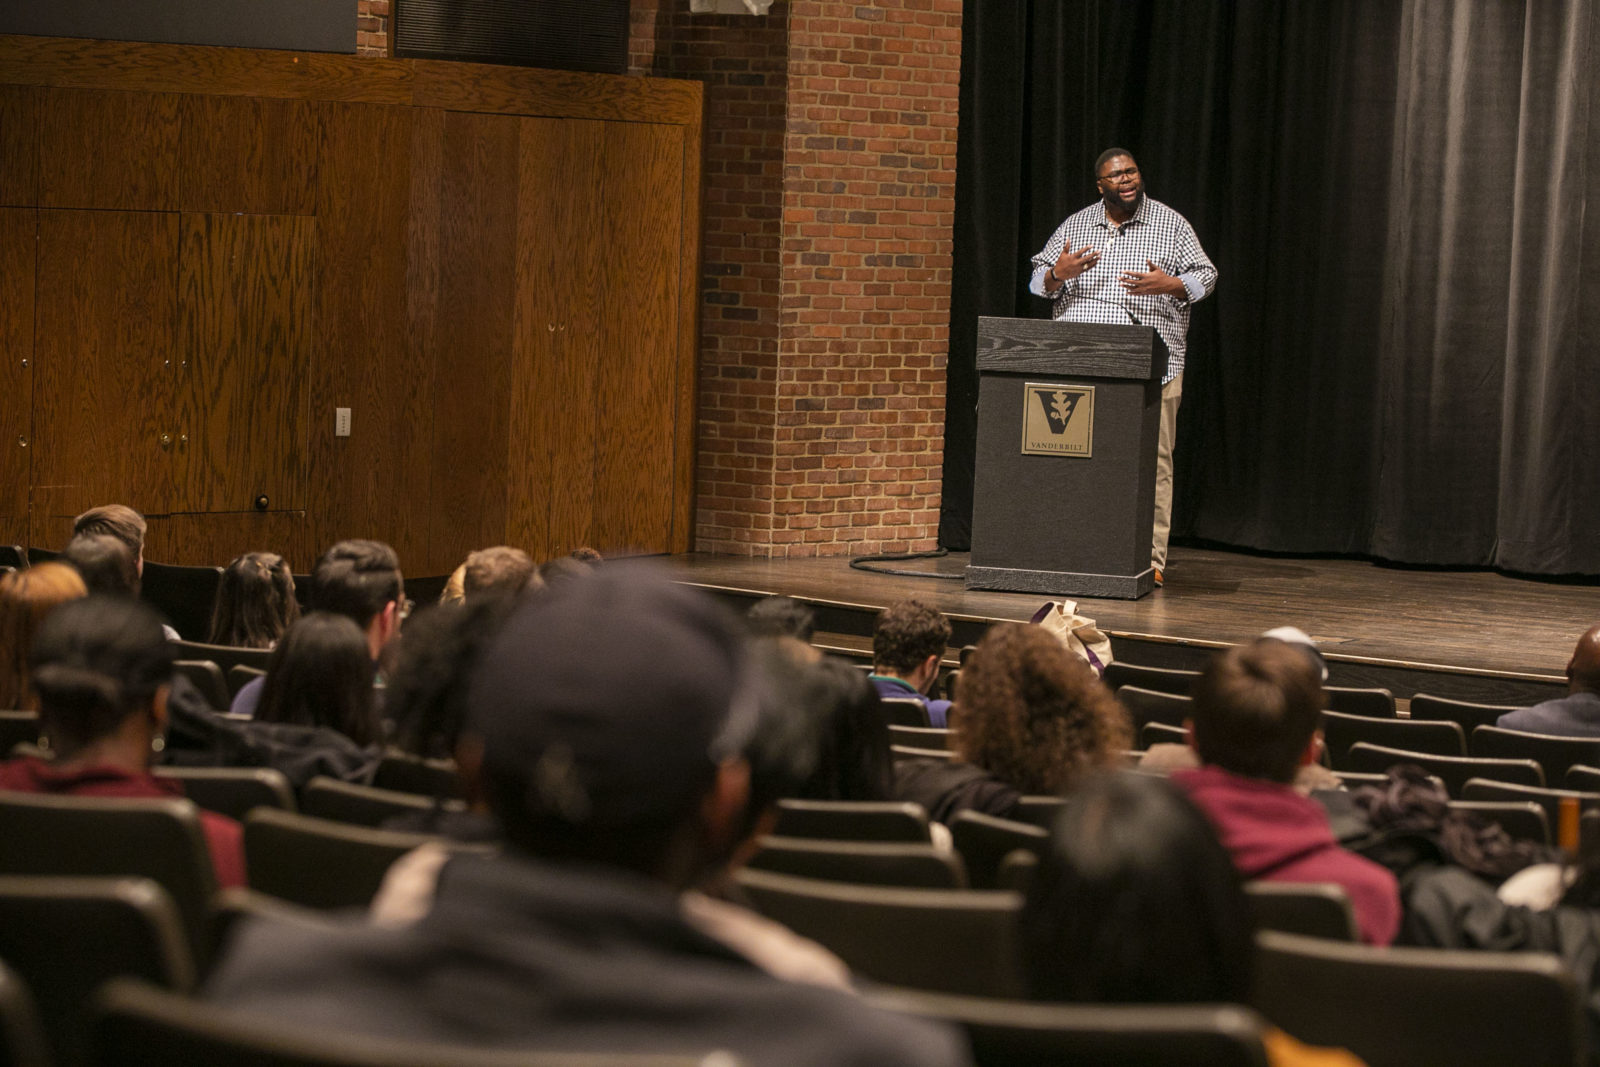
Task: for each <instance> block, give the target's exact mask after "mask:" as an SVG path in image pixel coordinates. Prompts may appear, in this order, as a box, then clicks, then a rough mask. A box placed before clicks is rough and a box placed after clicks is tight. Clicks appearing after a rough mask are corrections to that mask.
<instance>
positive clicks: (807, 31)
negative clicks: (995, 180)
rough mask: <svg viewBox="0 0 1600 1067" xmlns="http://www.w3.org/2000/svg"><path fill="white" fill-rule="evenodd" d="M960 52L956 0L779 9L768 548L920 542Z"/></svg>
mask: <svg viewBox="0 0 1600 1067" xmlns="http://www.w3.org/2000/svg"><path fill="white" fill-rule="evenodd" d="M960 55H961V3H960V0H898V2H890V3H885V2H880V3H874V4H852V3H824V2H810V3H803V2H799V0H797V2H796V3H795V4H794V8H793V12H792V14H791V17H790V22H789V102H788V119H787V131H786V133H787V136H786V140H785V148H784V211H783V268H784V269H783V292H782V308H781V311H782V319H781V327H780V331H779V339H778V347H779V375H778V434H777V441H776V447H777V452H778V455H777V463H776V470H775V475H774V477H775V481H776V483H777V492H776V494H775V502H774V511H775V512H776V516H777V518H776V520H775V523H774V526H775V529H774V531H773V537H772V541H773V546H774V548H775V549H777V550H779V551H778V553H777V554H782V552H783V550H784V549H787V550H788V552H789V553H791V554H793V553H795V552H796V551H797V550H804V551H805V553H806V554H811V553H812V552H813V551H814V552H816V553H818V554H827V553H833V552H852V553H853V552H859V551H863V550H868V551H886V552H903V551H908V550H914V549H921V548H931V547H933V544H934V540H935V537H936V535H937V532H938V521H939V517H938V511H939V476H940V463H941V459H942V456H943V426H944V385H945V382H944V377H945V375H944V365H945V355H946V352H947V350H948V330H949V321H950V268H951V260H950V252H951V234H952V229H953V226H954V210H955V163H956V111H957V96H958V90H959V78H960Z"/></svg>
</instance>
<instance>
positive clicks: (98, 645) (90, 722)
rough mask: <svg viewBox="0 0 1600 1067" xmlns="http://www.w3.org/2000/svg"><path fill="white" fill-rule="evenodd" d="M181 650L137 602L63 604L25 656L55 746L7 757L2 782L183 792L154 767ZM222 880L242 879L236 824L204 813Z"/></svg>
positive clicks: (77, 790)
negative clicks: (47, 753)
mask: <svg viewBox="0 0 1600 1067" xmlns="http://www.w3.org/2000/svg"><path fill="white" fill-rule="evenodd" d="M173 659H174V653H173V648H172V645H171V643H170V642H168V641H167V639H166V635H165V634H164V633H163V632H162V629H161V620H160V618H159V617H158V616H157V615H156V614H155V613H154V612H152V611H151V610H150V609H149V608H147V607H145V606H144V605H142V604H140V603H139V602H137V601H134V600H128V599H126V598H117V597H99V596H92V597H87V598H84V599H81V600H73V601H69V602H68V603H65V604H61V605H59V606H58V607H56V608H54V609H52V610H51V612H50V614H49V615H48V616H46V617H45V620H44V622H43V623H42V624H41V626H40V627H39V631H38V634H37V635H36V636H35V638H34V642H33V648H32V650H31V651H30V652H29V654H28V665H29V669H30V673H31V681H32V686H33V691H34V693H35V695H36V697H37V699H38V707H39V721H40V726H41V727H42V728H43V730H44V735H45V737H46V738H47V739H48V740H49V742H50V750H51V752H52V753H53V754H54V758H53V759H51V760H48V761H46V760H42V759H38V758H35V757H32V756H24V757H22V758H20V759H14V760H11V761H9V762H6V763H3V764H0V789H10V790H14V791H17V792H24V793H54V794H59V795H69V796H89V797H173V796H177V797H181V796H182V795H183V789H182V787H181V786H180V785H179V784H178V783H177V782H174V781H164V780H162V779H159V778H156V777H155V776H154V775H152V774H151V773H150V766H151V763H152V762H153V760H154V757H155V753H156V752H157V751H159V750H160V749H161V747H162V746H163V743H164V741H163V738H164V734H165V732H166V725H167V694H168V692H169V691H170V689H171V683H172V673H173V668H172V665H173ZM200 822H201V828H202V829H203V830H204V831H205V838H206V846H207V848H208V849H209V850H210V853H211V864H212V867H213V868H214V869H215V871H216V874H217V883H218V884H219V885H221V886H224V887H228V886H242V885H244V884H245V877H244V846H243V832H242V830H241V828H240V826H239V824H238V823H236V822H234V821H233V820H232V819H227V818H224V817H223V816H221V815H216V814H213V813H211V812H208V811H203V812H201V813H200Z"/></svg>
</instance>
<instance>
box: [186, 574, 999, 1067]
mask: <svg viewBox="0 0 1600 1067" xmlns="http://www.w3.org/2000/svg"><path fill="white" fill-rule="evenodd" d="M468 684H469V692H470V712H469V719H468V722H467V724H466V731H465V736H466V739H467V742H468V743H467V744H466V745H465V746H463V749H464V750H465V751H468V752H470V751H471V750H472V749H474V748H476V749H477V750H478V752H479V758H478V766H476V767H473V768H465V769H467V770H468V771H469V773H474V774H476V775H478V777H479V780H480V781H481V783H482V788H483V795H484V797H485V799H486V800H487V803H488V806H489V809H490V811H491V812H492V813H493V815H494V817H495V818H496V820H497V821H498V823H499V825H500V829H501V831H502V834H503V838H504V841H505V848H504V850H503V852H502V853H501V854H499V855H480V854H471V853H463V854H460V855H456V856H455V857H453V858H452V859H450V860H449V861H448V862H447V863H446V864H445V866H444V868H443V870H442V871H441V872H440V875H439V880H438V884H437V888H436V892H435V897H434V901H433V906H432V907H431V909H429V910H428V911H427V913H426V914H425V915H423V916H422V917H421V918H420V919H418V920H417V921H416V922H415V923H413V924H411V925H409V926H403V927H398V928H397V927H380V926H374V925H371V924H367V923H361V922H350V923H347V924H346V925H343V926H340V927H337V928H334V929H330V928H328V926H327V925H325V924H319V925H318V926H316V927H311V926H309V925H308V926H305V927H299V926H295V925H292V924H289V923H284V922H271V923H266V922H260V921H258V922H255V923H251V924H247V925H246V926H244V928H243V929H241V931H240V932H239V935H238V936H237V938H236V939H235V941H234V943H233V945H232V946H231V951H230V952H229V953H228V954H227V956H226V958H225V959H224V960H223V961H222V963H221V965H220V966H219V968H218V970H217V972H216V973H215V975H214V976H213V978H212V980H211V982H210V983H209V984H208V988H207V995H208V997H209V998H210V999H211V1000H213V1001H215V1002H217V1003H219V1004H223V1005H226V1006H229V1007H234V1008H239V1009H245V1010H250V1011H255V1012H259V1013H264V1014H271V1015H274V1016H277V1017H280V1018H282V1019H284V1020H286V1021H289V1020H292V1021H293V1023H294V1024H295V1025H296V1026H297V1027H321V1028H327V1029H334V1030H338V1031H341V1032H346V1033H349V1032H356V1033H363V1034H374V1035H383V1036H385V1037H389V1038H401V1039H407V1040H415V1041H430V1042H445V1043H452V1044H462V1045H473V1046H483V1047H493V1048H507V1049H513V1048H514V1049H530V1050H531V1049H538V1050H549V1051H571V1052H611V1053H619V1054H620V1053H644V1052H654V1053H698V1054H703V1053H708V1052H712V1051H717V1050H726V1051H728V1052H731V1053H732V1054H733V1055H734V1056H735V1057H737V1058H738V1059H739V1060H740V1061H742V1062H747V1063H750V1064H773V1065H777V1064H783V1065H805V1064H816V1065H818V1067H821V1065H824V1064H830V1065H831V1064H839V1063H873V1064H884V1065H889V1067H895V1065H899V1064H906V1065H910V1064H926V1065H933V1067H941V1065H945V1064H965V1063H968V1062H969V1053H968V1051H967V1049H966V1047H965V1044H964V1042H963V1041H962V1040H961V1038H960V1037H959V1035H957V1034H956V1033H955V1032H954V1031H951V1030H948V1029H946V1028H944V1027H942V1026H939V1025H936V1024H930V1023H927V1022H924V1021H922V1020H916V1019H911V1018H908V1017H904V1016H899V1015H894V1014H890V1013H887V1012H884V1011H881V1010H878V1009H875V1008H872V1007H869V1006H868V1005H866V1004H865V1003H863V1002H862V1001H860V1000H859V999H857V998H855V997H853V996H852V995H850V994H848V993H843V992H839V991H837V990H833V989H826V988H822V987H819V986H813V985H804V984H798V983H790V982H785V981H783V980H781V979H778V978H776V977H773V976H772V975H770V974H768V973H766V972H765V971H763V970H761V969H760V968H759V967H757V966H756V964H754V963H753V962H751V961H750V960H749V959H747V958H746V957H744V956H742V955H740V954H739V953H738V952H736V951H735V950H734V949H732V948H730V947H729V946H728V945H726V944H725V943H723V942H721V941H718V940H716V939H715V938H713V937H711V936H709V935H708V934H706V933H703V932H702V931H701V930H699V929H698V928H696V927H695V926H694V925H692V924H691V923H690V922H688V921H687V920H686V919H685V918H684V917H683V914H682V911H681V908H680V894H681V892H682V891H683V890H685V889H688V888H689V887H691V886H693V885H695V884H696V883H697V882H698V881H699V880H700V879H702V878H703V877H704V876H705V875H707V874H708V873H710V872H711V871H712V870H714V869H715V868H716V867H717V866H718V865H719V864H721V863H723V862H725V860H726V857H727V854H728V851H729V848H730V846H731V845H732V844H733V843H734V842H735V841H736V840H737V838H738V837H739V835H741V834H742V833H743V832H744V831H745V829H746V828H747V822H746V819H745V805H746V798H747V795H748V791H749V767H748V764H747V763H746V762H745V760H744V758H743V752H744V750H745V747H746V745H747V743H748V742H749V740H750V737H751V733H752V731H753V730H754V729H755V727H756V723H757V713H758V705H757V699H758V687H757V686H756V685H755V684H754V682H753V671H752V670H751V667H750V664H749V663H748V662H747V657H746V651H745V648H744V644H743V639H742V637H741V635H740V633H739V629H738V626H737V624H736V623H735V622H734V621H733V620H732V619H731V618H729V617H728V616H726V615H725V614H724V613H723V611H722V609H721V608H720V607H718V606H717V605H716V604H715V603H714V602H713V601H711V600H709V599H708V598H706V597H705V596H704V595H703V594H700V593H698V592H696V591H694V590H691V589H688V588H687V587H683V586H678V585H674V584H672V583H670V582H668V581H666V580H665V579H664V578H661V577H659V576H657V575H655V574H653V573H651V572H650V571H648V570H645V569H642V568H640V567H638V566H617V565H608V566H607V567H606V568H605V569H604V570H603V571H600V572H598V573H596V574H594V575H592V576H588V577H586V578H584V579H583V580H580V581H574V582H570V583H564V584H562V585H559V586H552V587H551V588H550V589H549V590H547V591H546V593H545V594H544V595H543V596H540V597H537V598H533V599H531V600H529V601H528V602H526V603H524V604H522V605H521V606H520V607H518V608H517V609H516V611H515V612H514V613H513V614H512V615H511V617H510V618H509V619H508V620H507V621H506V623H505V625H504V627H503V628H502V629H501V630H500V631H499V633H498V634H497V635H496V636H495V637H494V639H493V640H492V641H490V642H489V644H488V645H487V647H486V648H485V649H484V650H483V652H481V653H480V655H479V658H478V659H477V662H476V663H475V664H474V666H473V667H472V668H471V670H470V672H469V683H468ZM470 760H471V757H470V756H469V761H470Z"/></svg>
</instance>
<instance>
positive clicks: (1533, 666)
mask: <svg viewBox="0 0 1600 1067" xmlns="http://www.w3.org/2000/svg"><path fill="white" fill-rule="evenodd" d="M662 562H663V563H664V565H665V566H666V567H667V568H668V569H669V571H670V572H671V573H672V575H673V576H674V577H675V578H677V579H678V580H681V581H685V582H692V583H695V584H700V585H706V586H709V587H712V588H715V589H718V590H724V591H730V592H731V591H738V592H744V593H759V594H766V593H784V594H787V595H789V596H794V597H797V598H800V599H804V600H809V601H816V602H819V603H822V604H837V605H840V606H845V605H851V606H859V607H860V608H861V609H864V610H870V611H876V610H877V609H879V608H881V607H883V606H884V605H886V604H889V603H891V602H893V601H895V600H898V599H901V598H902V597H907V596H917V597H920V598H922V599H924V600H927V601H928V602H929V603H931V604H933V605H935V606H936V607H938V608H939V609H940V610H942V611H944V612H945V613H946V614H948V615H951V616H952V617H956V618H967V619H971V620H974V621H979V622H989V621H994V620H1015V621H1024V620H1026V619H1027V618H1028V617H1029V616H1030V615H1032V614H1033V612H1034V611H1035V609H1037V608H1038V607H1039V605H1040V604H1041V603H1043V601H1044V600H1045V599H1046V598H1045V597H1043V596H1041V595H1039V594H1034V593H994V592H981V591H971V592H969V591H968V590H966V589H965V588H964V587H963V585H962V583H961V582H960V581H959V580H953V579H955V578H958V577H959V575H960V574H961V572H962V570H963V568H964V567H965V566H966V563H967V557H966V555H965V554H960V553H952V554H951V555H949V556H947V557H944V558H941V559H931V560H915V561H905V562H897V563H887V564H882V563H880V564H874V566H879V567H892V568H895V569H899V570H916V571H919V572H925V573H927V574H928V575H930V576H931V575H942V576H944V577H943V579H942V580H940V579H936V578H934V577H902V576H898V575H887V574H874V573H869V572H866V571H862V570H856V569H852V568H851V567H850V565H849V561H848V559H847V558H844V557H832V558H824V559H748V558H745V557H737V556H716V555H709V554H703V553H690V554H687V555H680V556H670V557H665V558H664V559H663V560H662ZM1166 577H1167V584H1166V586H1165V587H1164V588H1161V589H1158V590H1156V591H1155V592H1154V593H1152V594H1151V595H1149V596H1147V597H1144V598H1143V599H1141V600H1137V601H1127V600H1089V599H1081V600H1079V601H1078V610H1079V611H1080V612H1081V613H1082V614H1084V615H1088V616H1090V617H1091V618H1093V619H1095V620H1096V622H1097V623H1098V624H1099V626H1100V628H1101V629H1103V630H1106V631H1108V632H1109V633H1111V634H1112V636H1113V638H1114V639H1116V640H1117V647H1119V648H1121V647H1132V644H1131V643H1136V644H1137V646H1138V653H1137V655H1136V656H1134V655H1130V656H1128V657H1127V658H1130V659H1134V658H1137V660H1138V661H1139V662H1148V663H1155V664H1159V665H1170V666H1191V665H1194V664H1196V663H1197V662H1199V661H1200V660H1201V659H1203V657H1204V656H1205V654H1206V653H1207V650H1209V649H1210V648H1214V647H1217V646H1218V645H1222V644H1231V643H1236V642H1239V641H1245V640H1248V639H1249V638H1251V637H1253V636H1255V635H1256V634H1259V633H1261V632H1262V631H1263V630H1266V629H1269V628H1271V627H1273V626H1281V625H1292V626H1298V627H1300V628H1301V629H1302V630H1304V631H1306V632H1307V633H1309V634H1311V635H1312V637H1314V638H1315V639H1316V640H1317V641H1318V643H1319V644H1320V645H1321V646H1322V648H1323V651H1324V653H1325V654H1326V655H1327V657H1328V659H1329V661H1330V663H1331V664H1332V665H1333V671H1334V677H1333V679H1332V681H1333V682H1334V683H1336V684H1348V685H1364V684H1388V685H1390V686H1391V687H1393V688H1395V689H1396V693H1397V695H1399V694H1401V691H1402V690H1403V689H1406V688H1407V684H1406V683H1405V682H1404V681H1403V680H1400V679H1402V678H1403V677H1404V676H1406V675H1408V674H1409V675H1416V676H1419V677H1422V676H1432V677H1433V678H1434V680H1435V682H1437V681H1438V679H1439V678H1440V677H1441V676H1451V675H1460V676H1470V677H1472V678H1474V679H1478V680H1479V681H1480V682H1483V683H1491V684H1489V685H1488V687H1487V688H1485V687H1484V685H1482V684H1476V683H1463V684H1460V685H1454V686H1453V685H1450V684H1442V685H1441V684H1432V685H1425V686H1422V687H1423V688H1426V690H1427V691H1429V692H1436V693H1441V695H1452V696H1459V697H1461V698H1462V699H1484V700H1489V699H1490V698H1491V697H1493V696H1495V695H1496V693H1495V683H1500V684H1499V689H1500V690H1501V691H1502V699H1503V701H1504V702H1516V700H1517V699H1519V697H1518V696H1517V695H1516V694H1518V693H1519V691H1520V693H1521V694H1525V695H1526V696H1528V697H1530V698H1531V697H1532V696H1537V695H1539V694H1541V693H1542V692H1544V691H1549V692H1555V691H1556V687H1558V686H1560V687H1564V685H1565V681H1564V678H1563V672H1564V669H1565V667H1566V663H1567V659H1568V657H1569V656H1570V655H1571V652H1572V646H1573V643H1574V642H1575V641H1576V640H1577V637H1578V635H1579V634H1580V633H1582V632H1583V631H1584V630H1585V629H1587V628H1588V627H1590V626H1592V625H1595V624H1596V623H1600V586H1596V585H1592V584H1591V585H1577V584H1564V583H1560V582H1545V581H1535V580H1527V579H1519V578H1512V577H1507V576H1506V575H1503V574H1497V573H1494V572H1490V571H1471V570H1469V571H1441V570H1433V569H1416V568H1406V567H1394V566H1387V565H1381V564H1374V563H1370V562H1364V561H1360V560H1349V559H1301V558H1278V557H1263V556H1259V555H1254V554H1250V553H1243V552H1228V551H1222V550H1216V549H1203V548H1183V547H1174V548H1173V550H1172V556H1171V559H1170V560H1169V565H1168V568H1167V572H1166ZM1118 654H1119V655H1122V653H1121V652H1120V651H1119V653H1118ZM1452 690H1453V691H1452ZM1506 694H1511V695H1506ZM1404 695H1406V696H1409V695H1410V694H1409V692H1407V693H1404ZM1491 702H1492V701H1491Z"/></svg>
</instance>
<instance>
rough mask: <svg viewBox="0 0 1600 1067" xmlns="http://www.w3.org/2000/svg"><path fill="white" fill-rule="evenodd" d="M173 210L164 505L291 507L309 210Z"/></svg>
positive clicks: (301, 481) (302, 392)
mask: <svg viewBox="0 0 1600 1067" xmlns="http://www.w3.org/2000/svg"><path fill="white" fill-rule="evenodd" d="M181 218H182V227H181V235H180V242H181V243H180V246H179V253H178V338H179V348H178V353H179V364H178V368H177V398H178V404H177V413H178V414H177V420H176V424H177V427H178V431H179V435H180V436H179V444H178V447H177V449H176V465H175V473H176V475H177V477H178V485H177V494H176V498H175V499H174V500H173V502H172V506H173V509H174V510H177V511H186V512H187V511H246V510H249V509H251V508H253V507H255V501H256V499H257V497H259V496H265V497H266V498H267V500H268V507H269V508H270V509H272V510H274V511H295V510H301V509H303V508H304V507H305V506H306V498H305V462H306V437H307V433H308V419H309V415H308V412H307V410H306V384H307V381H306V379H307V374H308V369H309V364H310V354H311V336H312V321H311V307H312V299H313V294H312V284H311V283H312V272H313V266H314V263H315V256H316V220H315V219H313V218H308V217H305V216H296V215H201V214H184V215H183V216H181Z"/></svg>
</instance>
